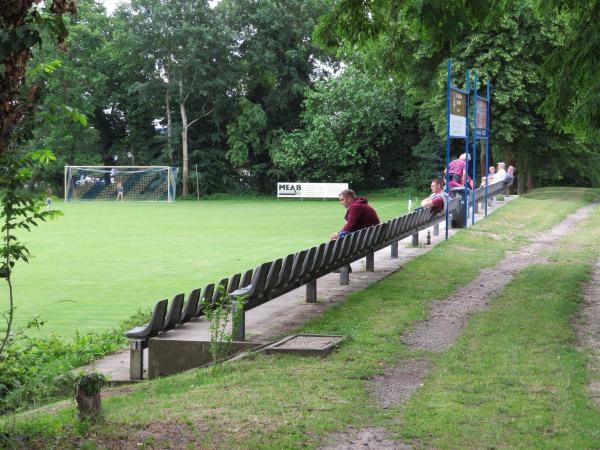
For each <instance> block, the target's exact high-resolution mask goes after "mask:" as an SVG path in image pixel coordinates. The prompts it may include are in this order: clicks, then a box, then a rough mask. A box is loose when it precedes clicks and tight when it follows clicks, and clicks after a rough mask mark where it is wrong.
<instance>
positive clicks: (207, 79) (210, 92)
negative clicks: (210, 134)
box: [130, 0, 232, 196]
mask: <svg viewBox="0 0 600 450" xmlns="http://www.w3.org/2000/svg"><path fill="white" fill-rule="evenodd" d="M131 20H132V22H131V23H130V29H131V32H132V34H134V35H135V36H137V39H136V41H135V43H136V44H138V45H139V47H138V48H137V49H136V51H137V53H139V54H142V55H143V56H144V57H145V58H146V59H148V60H150V61H153V63H154V70H153V73H152V74H151V77H149V79H148V81H147V83H151V84H152V86H155V87H156V86H159V85H160V84H162V86H163V89H162V91H163V92H164V99H165V100H164V104H165V116H166V121H167V130H168V132H169V139H168V145H169V146H171V145H172V144H171V142H172V141H171V136H172V134H171V129H172V127H173V120H172V116H171V115H172V103H171V101H172V100H173V101H174V102H175V103H176V104H177V106H178V110H179V117H180V129H181V149H182V153H181V155H182V178H183V195H184V196H185V195H187V194H188V177H189V153H190V152H189V139H190V131H191V129H192V127H193V126H194V125H196V127H197V126H198V125H200V124H201V122H202V121H207V120H211V118H213V120H214V117H217V114H218V111H217V110H218V108H219V99H221V98H222V97H223V96H224V95H225V94H226V90H227V88H228V86H229V82H228V76H229V75H230V74H231V70H230V63H231V61H232V58H231V53H230V47H231V45H232V39H231V37H230V36H229V35H228V29H227V27H225V26H223V24H222V23H221V22H220V20H219V16H218V15H217V14H216V12H215V11H214V10H213V9H212V8H211V7H210V6H209V5H208V3H207V2H206V1H205V0H194V1H190V2H180V1H176V0H135V1H133V2H132V4H131Z"/></svg>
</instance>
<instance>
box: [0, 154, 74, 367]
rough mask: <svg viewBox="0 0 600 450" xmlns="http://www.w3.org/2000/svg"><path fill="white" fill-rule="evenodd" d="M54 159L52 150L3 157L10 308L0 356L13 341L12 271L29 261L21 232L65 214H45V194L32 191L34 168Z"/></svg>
mask: <svg viewBox="0 0 600 450" xmlns="http://www.w3.org/2000/svg"><path fill="white" fill-rule="evenodd" d="M54 159H55V157H54V154H53V153H52V152H51V151H50V150H37V151H34V152H29V153H25V154H19V153H16V152H11V153H5V154H3V155H0V208H1V209H0V223H1V228H0V232H1V233H2V237H1V239H0V241H1V247H0V258H1V261H0V277H1V278H4V279H5V280H6V283H7V284H8V309H7V310H6V312H5V313H3V314H2V315H3V318H4V319H5V326H4V328H3V329H0V333H2V337H1V338H0V356H1V355H2V352H3V351H4V349H5V348H6V346H7V345H8V344H9V342H10V340H11V330H12V325H13V318H14V310H15V306H14V293H13V286H12V282H11V274H12V270H13V268H14V266H15V264H16V263H17V262H18V261H23V262H29V250H28V249H27V247H26V246H25V245H24V244H23V243H22V242H21V241H19V239H18V237H17V234H18V232H19V231H21V230H25V231H31V229H32V227H36V226H38V224H39V223H40V222H41V221H46V220H47V219H51V218H54V217H57V216H58V215H61V214H62V213H61V212H59V211H45V210H44V209H43V205H44V202H43V198H42V195H41V194H36V193H34V192H33V191H32V190H31V189H30V185H31V184H32V183H33V180H32V178H33V173H34V171H35V168H37V167H39V166H41V165H44V164H47V163H48V162H50V161H52V160H54Z"/></svg>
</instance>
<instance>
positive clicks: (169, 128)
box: [165, 87, 173, 160]
mask: <svg viewBox="0 0 600 450" xmlns="http://www.w3.org/2000/svg"><path fill="white" fill-rule="evenodd" d="M165 109H166V110H167V152H168V154H169V159H170V160H172V159H173V130H172V125H173V122H172V119H171V102H170V97H169V89H168V87H167V93H166V95H165Z"/></svg>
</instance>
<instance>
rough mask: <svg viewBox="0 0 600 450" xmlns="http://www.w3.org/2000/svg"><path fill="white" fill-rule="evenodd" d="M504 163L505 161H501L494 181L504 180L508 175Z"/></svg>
mask: <svg viewBox="0 0 600 450" xmlns="http://www.w3.org/2000/svg"><path fill="white" fill-rule="evenodd" d="M504 167H505V165H504V163H503V162H499V163H498V170H497V171H496V173H495V175H494V181H493V182H494V183H499V182H500V181H504V178H505V177H506V170H504Z"/></svg>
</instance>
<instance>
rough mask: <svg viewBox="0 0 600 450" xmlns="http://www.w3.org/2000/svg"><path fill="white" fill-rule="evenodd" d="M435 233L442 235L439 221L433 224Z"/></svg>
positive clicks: (435, 234)
mask: <svg viewBox="0 0 600 450" xmlns="http://www.w3.org/2000/svg"><path fill="white" fill-rule="evenodd" d="M433 235H434V236H439V235H440V224H439V223H435V224H433Z"/></svg>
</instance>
